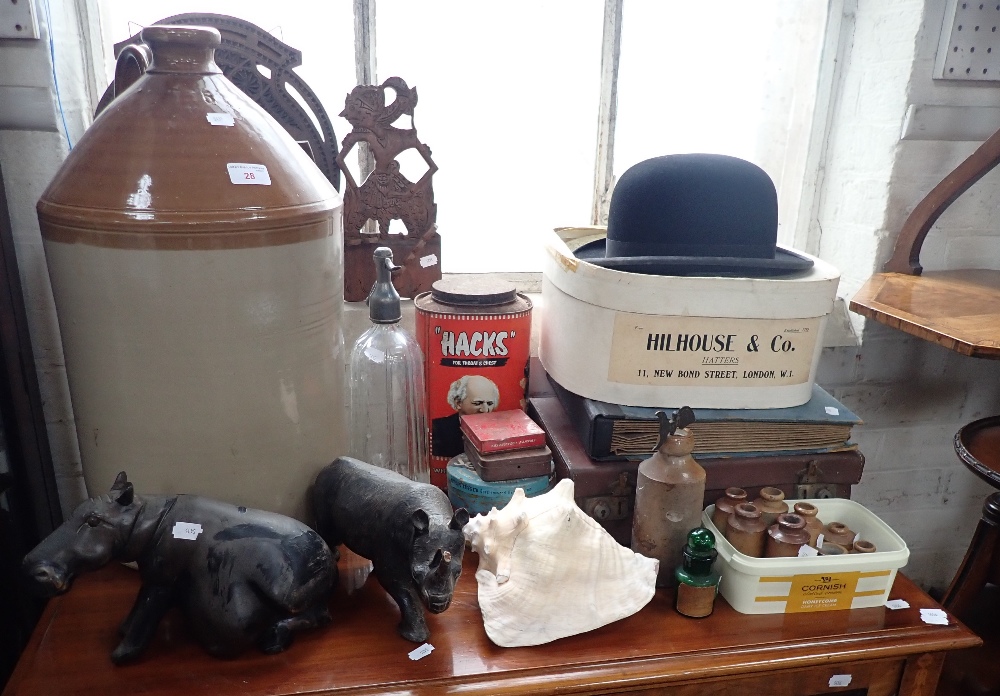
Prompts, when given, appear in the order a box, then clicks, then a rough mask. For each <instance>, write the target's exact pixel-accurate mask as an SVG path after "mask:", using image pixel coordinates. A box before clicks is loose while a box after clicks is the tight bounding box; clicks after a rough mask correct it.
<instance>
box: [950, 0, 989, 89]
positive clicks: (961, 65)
mask: <svg viewBox="0 0 1000 696" xmlns="http://www.w3.org/2000/svg"><path fill="white" fill-rule="evenodd" d="M934 77H936V78H938V79H942V80H979V81H987V82H1000V2H998V1H997V0H993V2H970V1H969V0H951V2H949V3H948V8H947V10H946V11H945V17H944V25H943V26H942V28H941V43H940V45H939V46H938V55H937V62H936V65H935V74H934Z"/></svg>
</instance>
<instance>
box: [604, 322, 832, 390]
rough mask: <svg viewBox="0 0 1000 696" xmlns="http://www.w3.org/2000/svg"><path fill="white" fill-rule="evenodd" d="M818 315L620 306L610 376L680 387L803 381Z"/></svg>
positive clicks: (809, 363) (626, 381) (627, 381)
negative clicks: (649, 310)
mask: <svg viewBox="0 0 1000 696" xmlns="http://www.w3.org/2000/svg"><path fill="white" fill-rule="evenodd" d="M820 321H821V319H820V318H819V317H815V318H810V319H730V318H715V317H666V316H653V315H649V314H631V313H627V312H618V313H617V314H615V324H614V334H613V335H612V338H611V358H610V360H609V362H608V380H609V381H612V382H620V383H623V384H639V385H650V386H678V387H707V386H719V387H763V386H768V387H772V386H785V385H792V384H802V383H804V382H807V381H808V380H809V368H810V367H811V366H812V359H813V351H814V349H815V348H816V341H818V340H819V338H820V337H819V327H820Z"/></svg>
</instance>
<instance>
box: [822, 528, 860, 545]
mask: <svg viewBox="0 0 1000 696" xmlns="http://www.w3.org/2000/svg"><path fill="white" fill-rule="evenodd" d="M855 536H857V535H856V534H855V533H854V532H853V531H852V530H851V528H850V527H848V526H847V525H846V524H844V523H843V522H831V523H830V524H828V525H826V527H824V528H823V540H824V541H829V542H832V543H834V544H840V545H841V546H843V547H844V548H846V549H850V548H851V547H852V546H853V545H854V537H855Z"/></svg>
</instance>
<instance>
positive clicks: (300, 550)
mask: <svg viewBox="0 0 1000 696" xmlns="http://www.w3.org/2000/svg"><path fill="white" fill-rule="evenodd" d="M110 560H119V561H137V562H138V566H139V573H140V576H141V578H142V587H141V588H140V589H139V595H138V597H136V600H135V604H134V605H133V607H132V610H131V611H130V612H129V614H128V617H127V618H126V619H125V621H124V623H123V624H122V625H121V634H122V640H121V643H119V645H118V647H117V648H115V650H114V652H113V653H112V654H111V659H112V660H113V661H114V662H115V663H116V664H121V663H123V662H127V661H129V660H132V659H135V658H136V657H138V655H139V654H140V653H141V652H142V651H143V650H144V649H145V648H146V646H147V645H149V642H150V640H151V639H152V637H153V634H154V633H155V632H156V626H157V624H158V623H159V621H160V619H161V618H162V617H163V615H164V614H165V613H166V611H167V609H169V608H170V606H171V605H173V604H174V603H176V604H178V605H179V606H180V608H181V610H182V612H183V613H184V615H185V617H186V619H187V621H188V622H189V624H190V626H191V628H192V629H193V631H194V634H195V636H196V637H197V638H198V640H199V642H201V644H202V645H203V646H204V647H205V649H206V650H207V651H208V652H209V653H211V654H212V655H215V656H216V657H232V656H235V655H236V654H238V653H239V652H241V651H242V650H243V649H244V648H246V647H248V646H249V645H252V644H254V643H256V644H257V646H258V647H259V648H260V649H261V650H263V651H264V652H268V653H274V652H280V651H282V650H284V649H285V648H287V647H288V646H289V645H290V644H291V642H292V634H293V633H294V632H295V631H298V630H300V629H303V628H309V627H313V626H319V625H323V624H326V623H329V621H330V614H329V612H328V610H327V601H328V599H329V596H330V592H331V590H332V587H333V584H334V583H335V582H336V572H337V570H336V565H335V561H334V558H333V556H332V554H331V552H330V549H329V547H328V546H327V545H326V543H325V542H324V541H323V540H322V539H321V538H320V536H319V535H318V534H317V533H316V532H314V531H313V530H312V529H310V528H309V527H307V526H306V525H304V524H302V523H301V522H298V521H296V520H293V519H291V518H289V517H284V516H283V515H278V514H275V513H271V512H263V511H261V510H249V509H247V508H244V507H236V506H235V505H229V504H227V503H222V502H219V501H216V500H210V499H208V498H202V497H199V496H194V495H175V496H143V497H140V496H138V495H136V494H135V493H134V491H133V488H132V484H131V483H129V482H128V481H127V480H126V476H125V472H122V473H120V474H118V478H117V479H116V480H115V484H114V486H113V487H112V488H111V492H110V494H108V495H104V496H101V497H98V498H91V499H90V500H88V501H86V502H84V503H82V504H81V505H80V506H79V507H78V508H77V509H76V510H75V511H74V512H73V516H72V517H71V518H70V519H68V520H67V521H66V522H65V523H63V525H62V526H61V527H59V528H58V529H56V530H55V531H54V532H52V534H50V535H49V536H48V537H46V538H45V539H44V540H43V541H42V542H41V543H40V544H39V545H38V546H36V547H35V548H34V550H32V551H31V553H29V554H28V555H27V556H26V557H25V559H24V564H23V568H24V571H25V573H26V574H27V575H28V576H29V577H30V578H31V580H32V581H33V582H34V584H35V586H36V587H37V589H39V590H40V591H42V592H43V593H45V594H49V595H51V594H57V593H61V592H65V591H66V590H68V589H69V586H70V583H71V582H72V581H73V578H74V576H75V575H76V574H77V573H80V572H84V571H88V570H94V569H96V568H99V567H101V566H102V565H104V564H105V563H107V562H108V561H110Z"/></svg>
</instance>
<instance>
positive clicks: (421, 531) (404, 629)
mask: <svg viewBox="0 0 1000 696" xmlns="http://www.w3.org/2000/svg"><path fill="white" fill-rule="evenodd" d="M312 503H313V510H314V512H315V515H316V520H317V525H316V529H317V530H318V531H319V533H320V534H321V535H322V536H323V538H324V539H326V542H327V543H328V544H329V545H330V547H331V548H334V547H336V546H337V545H339V544H346V545H347V548H349V549H350V550H351V551H354V552H355V553H356V554H358V555H360V556H364V557H365V558H367V559H368V560H370V561H371V562H372V566H373V567H374V572H375V577H377V578H378V581H379V583H380V584H381V585H382V587H384V588H385V590H386V592H388V593H389V595H390V596H391V597H392V598H393V599H394V600H395V602H396V604H397V605H399V612H400V614H401V620H400V623H399V627H398V630H399V634H400V635H401V636H403V637H404V638H406V639H407V640H412V641H414V642H417V643H422V642H423V641H425V640H427V638H428V636H430V631H429V630H428V629H427V621H426V620H425V619H424V612H423V609H422V608H421V606H420V603H421V602H423V603H424V604H425V605H426V606H427V608H428V609H429V610H430V611H431V612H433V613H435V614H439V613H441V612H442V611H444V610H445V609H447V608H448V605H449V604H450V603H451V596H452V592H453V591H454V589H455V582H456V581H457V580H458V576H459V575H460V574H461V573H462V554H463V553H464V552H465V539H464V538H463V537H462V527H463V526H465V524H466V523H467V522H468V521H469V513H468V512H466V511H465V508H459V509H458V510H455V511H452V507H451V503H450V502H449V501H448V496H446V495H445V494H444V493H443V492H442V491H441V489H439V488H437V487H436V486H432V485H430V484H426V483H415V482H413V481H411V480H409V479H408V478H406V477H405V476H401V475H399V474H397V473H395V472H392V471H388V470H386V469H382V468H379V467H377V466H372V465H371V464H366V463H365V462H362V461H358V460H357V459H352V458H350V457H340V458H339V459H337V460H336V461H335V462H333V464H330V465H329V466H327V467H326V468H325V469H323V471H321V472H320V474H319V476H318V477H317V478H316V485H315V486H313V491H312Z"/></svg>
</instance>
